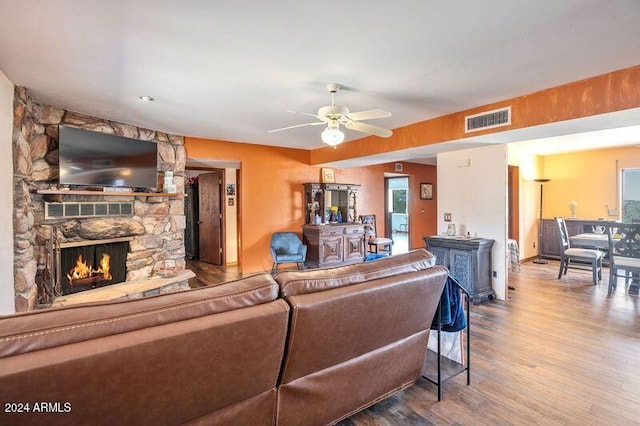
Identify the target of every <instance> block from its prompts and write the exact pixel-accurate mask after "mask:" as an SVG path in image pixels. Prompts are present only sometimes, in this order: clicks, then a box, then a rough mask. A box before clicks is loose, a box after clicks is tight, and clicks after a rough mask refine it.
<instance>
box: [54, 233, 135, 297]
mask: <svg viewBox="0 0 640 426" xmlns="http://www.w3.org/2000/svg"><path fill="white" fill-rule="evenodd" d="M128 251H129V242H127V241H125V242H116V243H106V244H94V245H82V246H74V247H67V248H63V249H62V250H61V256H60V266H61V271H62V274H61V277H60V278H61V279H60V286H61V291H62V294H63V295H66V294H71V293H78V292H80V291H85V290H90V289H92V288H97V287H104V286H107V285H111V284H117V283H121V282H124V281H125V279H126V269H127V252H128Z"/></svg>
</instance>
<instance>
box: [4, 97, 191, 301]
mask: <svg viewBox="0 0 640 426" xmlns="http://www.w3.org/2000/svg"><path fill="white" fill-rule="evenodd" d="M60 124H64V125H67V126H73V127H79V128H83V129H87V130H92V131H97V132H104V133H111V134H117V135H120V136H125V137H129V138H134V139H141V140H147V141H154V142H156V143H157V144H158V171H173V172H174V180H175V183H176V186H177V193H178V196H161V197H158V196H153V197H152V196H145V195H127V196H115V195H103V193H100V192H98V193H96V195H93V194H92V195H62V196H60V195H56V196H51V195H46V194H38V193H37V191H38V190H43V189H49V188H51V187H54V186H56V185H57V184H58V142H57V140H58V125H60ZM12 146H13V165H14V175H13V184H14V190H13V197H14V206H13V210H14V214H13V222H14V223H13V228H14V277H15V280H14V289H15V307H16V311H17V312H24V311H29V310H32V309H34V308H36V307H37V295H38V285H37V283H38V282H40V281H41V275H42V271H43V269H44V266H45V259H46V258H47V255H48V250H47V243H48V241H49V240H51V239H52V238H53V237H55V238H57V240H58V241H59V242H72V241H80V240H102V239H108V238H119V237H131V238H132V239H131V241H130V244H129V254H128V255H127V261H126V264H127V265H126V267H127V273H126V282H125V283H121V284H116V285H113V286H109V287H114V289H111V290H106V289H108V288H109V287H103V288H100V289H95V290H89V291H87V292H83V293H91V292H97V293H98V294H93V295H87V296H88V297H87V296H85V297H84V298H83V300H107V299H112V298H118V297H140V296H143V295H146V292H147V293H148V292H149V291H152V292H165V291H175V290H176V289H179V288H188V283H187V280H188V279H189V278H190V277H192V276H193V273H192V272H191V271H188V270H186V269H185V247H184V229H185V216H184V201H183V198H182V195H183V194H184V169H185V160H186V152H185V149H184V141H183V137H182V136H176V135H169V134H166V133H163V132H159V131H154V130H149V129H144V128H139V127H136V126H133V125H130V124H123V123H118V122H113V121H109V120H105V119H101V118H96V117H91V116H89V115H85V114H81V113H77V112H72V111H65V110H62V109H59V108H55V107H52V106H48V105H41V104H38V103H35V102H34V101H33V100H32V98H31V96H30V94H29V93H28V91H27V89H26V88H24V87H16V88H15V96H14V123H13V144H12ZM52 197H53V198H52ZM45 201H77V202H83V201H85V202H86V201H89V202H91V201H106V202H108V201H132V202H133V203H134V208H133V214H132V215H131V216H129V217H103V218H87V219H56V220H50V219H49V220H45V215H44V202H45ZM54 229H55V230H56V231H55V232H56V235H55V236H54V235H52V232H53V230H54ZM116 287H117V288H116ZM101 292H102V293H104V294H100V293H101ZM83 293H78V294H77V295H70V297H75V296H79V295H81V294H83ZM57 301H58V300H57ZM58 302H59V301H58Z"/></svg>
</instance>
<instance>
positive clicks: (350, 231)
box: [344, 226, 364, 235]
mask: <svg viewBox="0 0 640 426" xmlns="http://www.w3.org/2000/svg"><path fill="white" fill-rule="evenodd" d="M344 233H345V234H347V235H354V234H356V235H358V234H364V226H350V227H348V228H345V230H344Z"/></svg>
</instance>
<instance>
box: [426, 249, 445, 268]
mask: <svg viewBox="0 0 640 426" xmlns="http://www.w3.org/2000/svg"><path fill="white" fill-rule="evenodd" d="M428 250H429V251H430V252H431V253H432V254H433V255H434V256H435V257H436V265H442V266H445V267H447V268H448V267H449V249H448V248H444V247H434V246H430V247H429V248H428Z"/></svg>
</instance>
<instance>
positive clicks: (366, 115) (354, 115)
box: [347, 109, 391, 121]
mask: <svg viewBox="0 0 640 426" xmlns="http://www.w3.org/2000/svg"><path fill="white" fill-rule="evenodd" d="M347 117H349V119H351V120H353V121H360V120H373V119H376V118H387V117H391V113H390V112H389V111H385V110H383V109H370V110H368V111H357V112H350V113H349V114H347Z"/></svg>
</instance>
